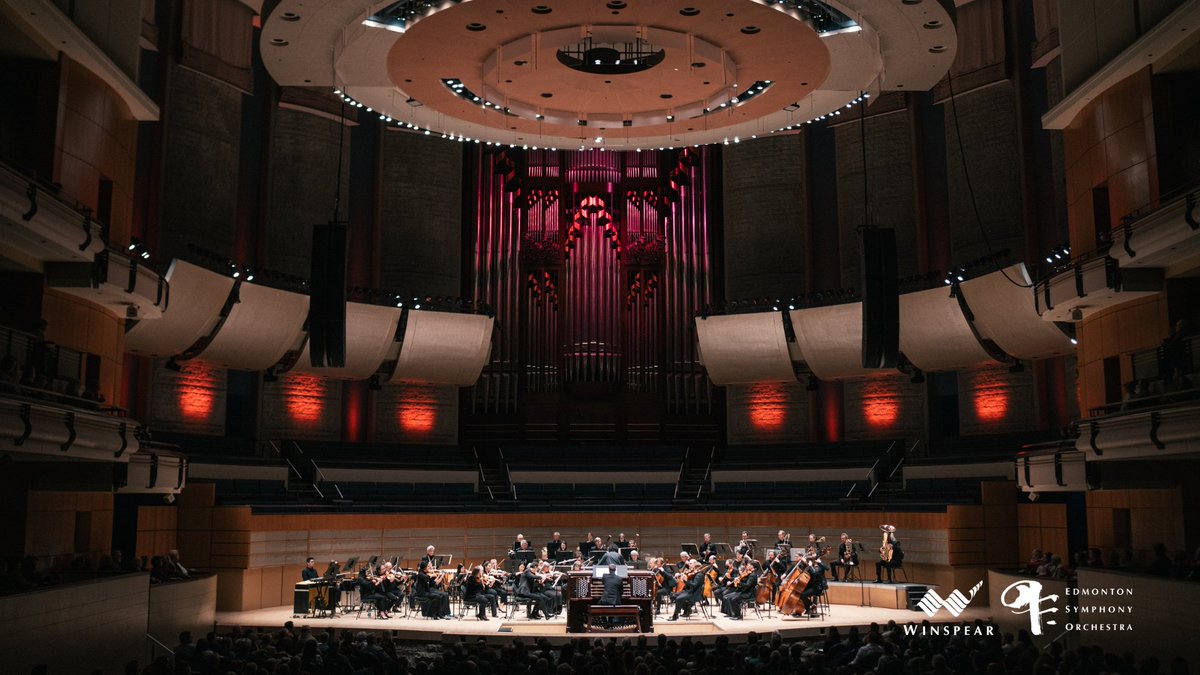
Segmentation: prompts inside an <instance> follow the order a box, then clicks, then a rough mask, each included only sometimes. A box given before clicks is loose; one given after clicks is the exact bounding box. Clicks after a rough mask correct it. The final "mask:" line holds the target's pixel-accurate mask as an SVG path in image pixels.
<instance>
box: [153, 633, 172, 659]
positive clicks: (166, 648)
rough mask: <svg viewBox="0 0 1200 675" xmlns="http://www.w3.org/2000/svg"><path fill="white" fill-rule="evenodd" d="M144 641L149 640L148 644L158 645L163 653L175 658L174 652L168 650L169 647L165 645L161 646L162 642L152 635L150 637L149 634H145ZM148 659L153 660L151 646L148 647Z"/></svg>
mask: <svg viewBox="0 0 1200 675" xmlns="http://www.w3.org/2000/svg"><path fill="white" fill-rule="evenodd" d="M146 639H147V640H149V641H150V642H152V643H154V644H155V645H158V646H159V647H162V649H163V651H165V652H166V653H168V654H170V655H171V656H175V650H174V649H171V648H170V647H168V646H167V645H165V644H163V641H162V640H159V639H158V638H156V637H154V636H153V635H151V634H149V633H146ZM150 657H151V658H153V657H154V647H153V645H152V646H151V647H150Z"/></svg>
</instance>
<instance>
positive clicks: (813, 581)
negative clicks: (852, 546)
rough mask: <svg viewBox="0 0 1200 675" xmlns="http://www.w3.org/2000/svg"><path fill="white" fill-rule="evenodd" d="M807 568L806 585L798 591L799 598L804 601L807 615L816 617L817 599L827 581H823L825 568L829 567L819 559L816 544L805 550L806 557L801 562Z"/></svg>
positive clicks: (823, 590) (826, 585) (825, 586)
mask: <svg viewBox="0 0 1200 675" xmlns="http://www.w3.org/2000/svg"><path fill="white" fill-rule="evenodd" d="M803 564H804V565H806V566H807V568H808V575H809V578H808V585H807V586H805V587H804V590H803V591H802V592H801V593H800V599H801V600H803V601H804V609H805V611H806V612H808V616H809V617H813V618H816V617H817V616H818V614H817V601H818V600H820V598H821V594H823V593H824V592H825V589H826V588H827V587H828V585H829V583H828V582H827V581H825V570H827V569H829V568H828V567H827V566H826V565H825V563H824V562H823V561H822V560H821V556H820V551H818V550H817V548H816V546H815V545H814V546H812V547H809V548H808V550H807V558H806V560H805V561H804V562H803Z"/></svg>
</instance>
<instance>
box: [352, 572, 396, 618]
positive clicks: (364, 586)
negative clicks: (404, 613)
mask: <svg viewBox="0 0 1200 675" xmlns="http://www.w3.org/2000/svg"><path fill="white" fill-rule="evenodd" d="M370 569H371V566H370V565H363V568H362V569H361V570H359V571H358V581H357V582H356V583H357V584H358V598H359V602H361V603H363V604H366V603H368V602H369V603H371V604H373V605H375V612H376V615H377V616H378V617H379V618H380V619H387V618H390V617H388V613H387V611H386V610H384V609H382V608H383V607H384V604H385V603H386V602H387V598H386V597H384V595H383V594H382V593H380V592H379V589H377V588H376V587H375V583H374V582H373V581H372V580H371V578H370V577H369V576H367V573H368V572H369V571H370Z"/></svg>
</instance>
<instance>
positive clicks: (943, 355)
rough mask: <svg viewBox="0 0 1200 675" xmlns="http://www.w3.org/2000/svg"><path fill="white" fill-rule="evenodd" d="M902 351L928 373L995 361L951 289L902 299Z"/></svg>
mask: <svg viewBox="0 0 1200 675" xmlns="http://www.w3.org/2000/svg"><path fill="white" fill-rule="evenodd" d="M900 351H901V352H903V353H904V356H906V357H907V358H908V360H909V361H911V362H912V364H913V365H915V366H916V367H918V368H920V369H921V370H924V371H926V372H936V371H941V370H957V369H959V368H965V367H968V366H974V365H977V364H980V363H984V362H988V361H993V359H992V358H991V357H990V356H988V353H987V351H986V350H985V349H984V348H983V346H982V345H980V344H979V339H978V338H976V337H975V333H974V332H973V331H972V330H971V325H970V324H969V323H967V318H966V317H965V316H963V313H962V309H961V308H960V307H959V305H958V299H957V298H955V297H953V296H952V295H950V288H949V287H948V286H941V287H939V288H931V289H929V290H926V291H917V292H915V293H905V294H903V295H901V296H900Z"/></svg>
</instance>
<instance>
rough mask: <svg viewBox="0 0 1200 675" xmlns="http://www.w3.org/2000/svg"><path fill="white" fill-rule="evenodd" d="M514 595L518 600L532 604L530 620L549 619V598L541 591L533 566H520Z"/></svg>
mask: <svg viewBox="0 0 1200 675" xmlns="http://www.w3.org/2000/svg"><path fill="white" fill-rule="evenodd" d="M516 595H517V599H518V600H524V601H527V602H531V603H533V611H531V612H530V613H529V618H530V619H540V618H542V617H545V618H547V619H549V618H550V613H551V612H550V598H549V596H547V595H546V594H545V593H543V592H542V591H541V582H540V581H539V579H538V576H537V573H536V572H535V571H534V567H533V565H526V564H524V563H522V564H521V566H520V568H519V572H518V576H517V586H516Z"/></svg>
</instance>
